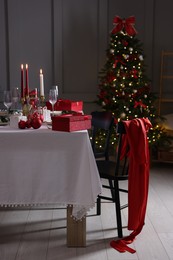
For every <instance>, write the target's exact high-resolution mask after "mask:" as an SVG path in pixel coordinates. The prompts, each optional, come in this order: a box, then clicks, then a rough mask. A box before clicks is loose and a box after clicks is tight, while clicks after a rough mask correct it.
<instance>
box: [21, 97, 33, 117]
mask: <svg viewBox="0 0 173 260" xmlns="http://www.w3.org/2000/svg"><path fill="white" fill-rule="evenodd" d="M21 102H23V103H22V112H23V115H24V116H28V115H29V113H30V111H31V108H32V106H31V104H30V99H29V96H26V98H25V99H24V100H22V101H21Z"/></svg>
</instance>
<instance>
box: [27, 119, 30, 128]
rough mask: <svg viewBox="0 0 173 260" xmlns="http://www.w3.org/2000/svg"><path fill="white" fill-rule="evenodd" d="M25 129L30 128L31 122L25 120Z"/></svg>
mask: <svg viewBox="0 0 173 260" xmlns="http://www.w3.org/2000/svg"><path fill="white" fill-rule="evenodd" d="M26 127H27V128H31V120H27V121H26Z"/></svg>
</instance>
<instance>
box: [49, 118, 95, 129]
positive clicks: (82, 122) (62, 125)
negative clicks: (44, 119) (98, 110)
mask: <svg viewBox="0 0 173 260" xmlns="http://www.w3.org/2000/svg"><path fill="white" fill-rule="evenodd" d="M90 128H91V115H79V114H66V115H61V116H52V130H55V131H65V132H73V131H79V130H86V129H90Z"/></svg>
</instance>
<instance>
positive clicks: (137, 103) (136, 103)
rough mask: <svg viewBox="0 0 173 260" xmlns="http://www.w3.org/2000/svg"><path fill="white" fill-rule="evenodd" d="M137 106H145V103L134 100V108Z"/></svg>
mask: <svg viewBox="0 0 173 260" xmlns="http://www.w3.org/2000/svg"><path fill="white" fill-rule="evenodd" d="M138 106H140V107H143V108H146V107H147V106H146V105H145V104H143V103H142V101H135V105H134V108H136V107H138Z"/></svg>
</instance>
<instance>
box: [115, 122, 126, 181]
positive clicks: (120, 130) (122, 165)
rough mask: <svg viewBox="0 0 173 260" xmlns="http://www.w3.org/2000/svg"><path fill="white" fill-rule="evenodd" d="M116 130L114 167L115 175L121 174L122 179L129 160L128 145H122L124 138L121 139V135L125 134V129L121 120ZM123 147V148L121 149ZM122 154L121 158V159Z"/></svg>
mask: <svg viewBox="0 0 173 260" xmlns="http://www.w3.org/2000/svg"><path fill="white" fill-rule="evenodd" d="M116 132H117V134H118V143H117V150H116V169H115V175H118V176H121V177H122V179H124V177H125V176H128V167H129V161H128V153H129V147H128V146H124V144H123V142H124V140H125V139H123V135H125V134H126V129H125V126H124V124H123V122H121V121H120V122H119V123H118V124H117V127H116ZM123 147H125V150H123V149H124V148H123ZM122 155H123V159H122Z"/></svg>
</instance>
